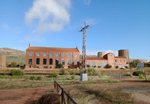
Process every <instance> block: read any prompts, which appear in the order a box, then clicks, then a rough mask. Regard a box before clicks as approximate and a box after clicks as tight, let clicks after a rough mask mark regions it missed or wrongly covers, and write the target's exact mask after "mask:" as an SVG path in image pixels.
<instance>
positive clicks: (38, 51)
mask: <svg viewBox="0 0 150 104" xmlns="http://www.w3.org/2000/svg"><path fill="white" fill-rule="evenodd" d="M79 57H80V51H79V50H78V47H76V48H56V47H32V46H31V45H30V44H29V47H28V48H27V49H26V68H30V67H33V68H55V66H56V65H57V64H63V66H64V68H69V67H71V68H77V67H79Z"/></svg>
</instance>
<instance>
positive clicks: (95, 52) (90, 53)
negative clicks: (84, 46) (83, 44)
mask: <svg viewBox="0 0 150 104" xmlns="http://www.w3.org/2000/svg"><path fill="white" fill-rule="evenodd" d="M98 52H106V53H109V52H112V53H113V54H114V55H115V56H118V51H113V50H99V51H89V50H86V54H87V55H97V53H98ZM80 54H82V50H80Z"/></svg>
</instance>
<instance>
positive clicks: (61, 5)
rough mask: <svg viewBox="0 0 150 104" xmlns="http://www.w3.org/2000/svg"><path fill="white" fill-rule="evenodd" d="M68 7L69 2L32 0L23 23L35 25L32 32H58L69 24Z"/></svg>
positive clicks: (63, 0) (65, 0) (61, 0)
mask: <svg viewBox="0 0 150 104" xmlns="http://www.w3.org/2000/svg"><path fill="white" fill-rule="evenodd" d="M70 7H71V1H70V0H34V2H33V6H32V7H31V8H30V9H29V11H27V12H26V13H25V22H26V23H27V24H33V23H37V25H36V27H35V28H36V29H35V30H34V32H38V33H43V32H47V31H59V30H61V29H62V28H63V27H64V26H65V25H66V24H68V23H69V22H70V14H69V10H70ZM34 25H35V24H34Z"/></svg>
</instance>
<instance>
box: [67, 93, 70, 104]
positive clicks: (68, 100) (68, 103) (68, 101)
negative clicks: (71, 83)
mask: <svg viewBox="0 0 150 104" xmlns="http://www.w3.org/2000/svg"><path fill="white" fill-rule="evenodd" d="M69 97H70V94H68V96H67V104H70V98H69Z"/></svg>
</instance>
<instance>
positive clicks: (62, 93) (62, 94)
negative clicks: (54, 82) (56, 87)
mask: <svg viewBox="0 0 150 104" xmlns="http://www.w3.org/2000/svg"><path fill="white" fill-rule="evenodd" d="M61 104H64V90H63V88H62V92H61Z"/></svg>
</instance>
